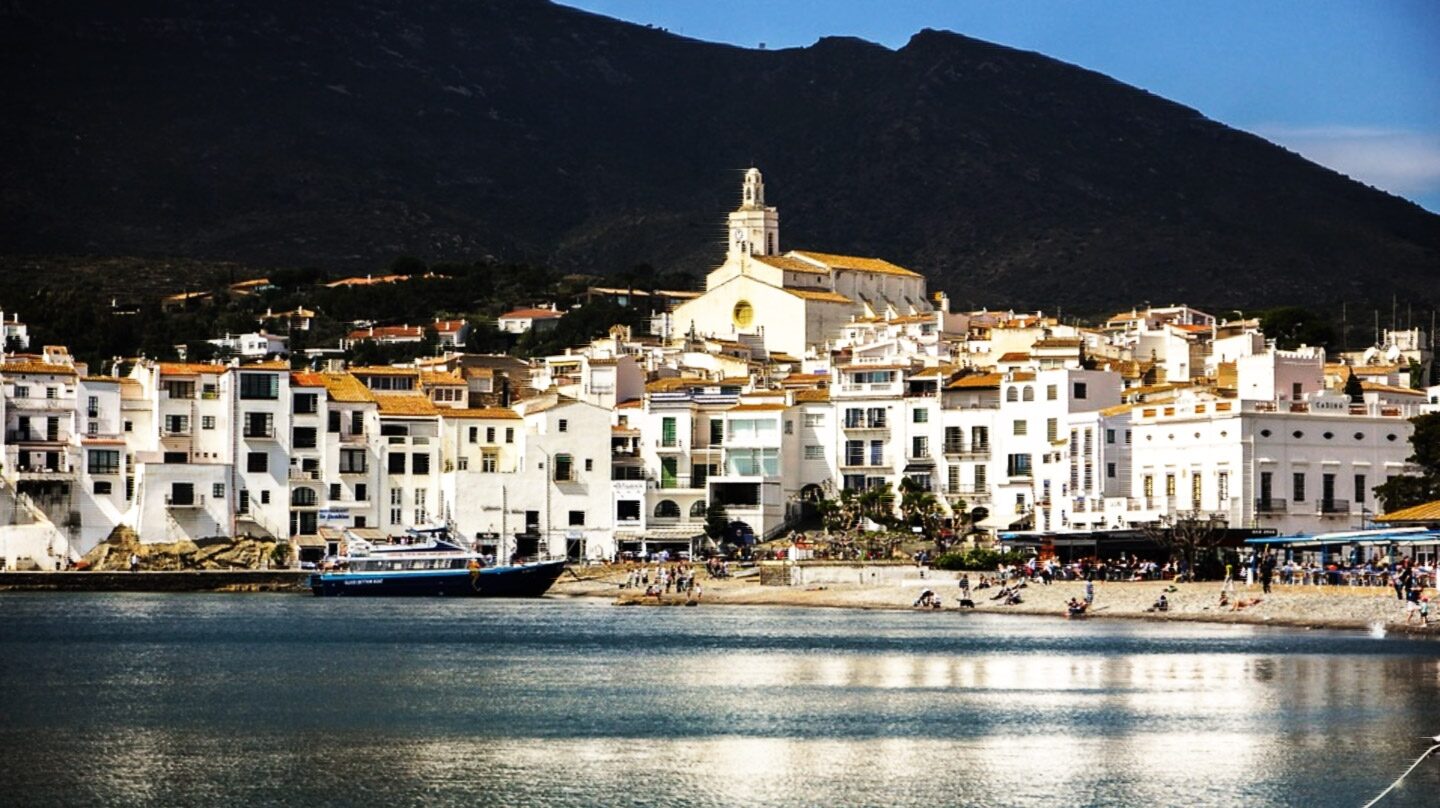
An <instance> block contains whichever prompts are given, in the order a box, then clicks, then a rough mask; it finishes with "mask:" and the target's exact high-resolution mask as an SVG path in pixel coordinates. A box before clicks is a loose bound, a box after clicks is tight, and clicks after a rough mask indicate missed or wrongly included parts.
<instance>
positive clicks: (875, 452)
mask: <svg viewBox="0 0 1440 808" xmlns="http://www.w3.org/2000/svg"><path fill="white" fill-rule="evenodd" d="M870 465H872V466H883V465H885V441H883V440H872V441H870Z"/></svg>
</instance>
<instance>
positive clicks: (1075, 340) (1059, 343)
mask: <svg viewBox="0 0 1440 808" xmlns="http://www.w3.org/2000/svg"><path fill="white" fill-rule="evenodd" d="M1080 344H1081V339H1080V338H1079V337H1050V338H1049V339H1037V340H1035V342H1034V343H1033V344H1032V345H1031V347H1032V348H1079V347H1080Z"/></svg>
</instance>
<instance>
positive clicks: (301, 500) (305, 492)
mask: <svg viewBox="0 0 1440 808" xmlns="http://www.w3.org/2000/svg"><path fill="white" fill-rule="evenodd" d="M319 501H320V496H319V495H318V494H316V493H315V489H313V488H297V489H295V490H294V491H291V492H290V504H291V505H295V506H298V507H301V508H310V507H314V505H315V504H316V503H317V502H319Z"/></svg>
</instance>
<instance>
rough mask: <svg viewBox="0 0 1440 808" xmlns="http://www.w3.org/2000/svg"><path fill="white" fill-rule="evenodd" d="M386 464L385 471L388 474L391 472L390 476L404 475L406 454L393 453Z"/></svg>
mask: <svg viewBox="0 0 1440 808" xmlns="http://www.w3.org/2000/svg"><path fill="white" fill-rule="evenodd" d="M385 463H386V466H385V470H386V471H387V472H389V473H390V474H404V473H405V453H404V452H392V453H391V454H390V456H389V457H388V458H387V459H386V461H385Z"/></svg>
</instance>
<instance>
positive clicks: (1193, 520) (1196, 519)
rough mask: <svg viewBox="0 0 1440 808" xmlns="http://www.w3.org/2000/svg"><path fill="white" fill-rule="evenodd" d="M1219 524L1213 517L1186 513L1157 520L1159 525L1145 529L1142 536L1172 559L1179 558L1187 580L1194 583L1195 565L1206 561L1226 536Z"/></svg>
mask: <svg viewBox="0 0 1440 808" xmlns="http://www.w3.org/2000/svg"><path fill="white" fill-rule="evenodd" d="M1220 524H1221V523H1220V521H1219V520H1217V519H1215V518H1214V517H1213V516H1205V515H1203V514H1201V513H1200V512H1199V511H1189V512H1188V513H1180V514H1178V515H1176V516H1169V515H1166V516H1162V517H1160V522H1159V524H1156V525H1153V526H1150V527H1147V528H1145V536H1146V538H1148V539H1150V540H1151V541H1153V542H1155V543H1156V544H1158V545H1160V546H1161V547H1163V548H1165V549H1166V550H1168V551H1169V553H1170V557H1171V558H1172V559H1173V558H1175V557H1176V556H1179V558H1180V560H1181V561H1183V562H1184V563H1185V570H1186V575H1187V577H1188V579H1189V580H1194V578H1195V564H1196V562H1198V561H1205V560H1208V559H1209V557H1210V556H1211V555H1212V554H1213V552H1214V551H1215V548H1216V547H1218V546H1219V544H1220V539H1221V538H1222V537H1223V536H1224V535H1225V534H1224V532H1223V531H1221V530H1220Z"/></svg>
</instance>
